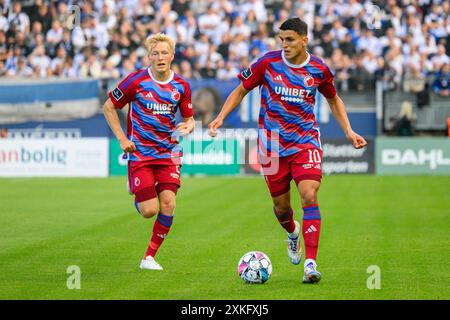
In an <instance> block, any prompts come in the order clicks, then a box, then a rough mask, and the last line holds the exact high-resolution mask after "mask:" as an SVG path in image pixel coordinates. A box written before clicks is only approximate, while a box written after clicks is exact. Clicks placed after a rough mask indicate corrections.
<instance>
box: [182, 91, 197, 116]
mask: <svg viewBox="0 0 450 320" xmlns="http://www.w3.org/2000/svg"><path fill="white" fill-rule="evenodd" d="M183 86H184V93H183V95H182V96H181V99H180V112H181V116H182V117H183V118H190V117H193V116H194V111H193V110H192V101H191V100H192V98H191V87H190V86H189V84H188V83H185V84H183Z"/></svg>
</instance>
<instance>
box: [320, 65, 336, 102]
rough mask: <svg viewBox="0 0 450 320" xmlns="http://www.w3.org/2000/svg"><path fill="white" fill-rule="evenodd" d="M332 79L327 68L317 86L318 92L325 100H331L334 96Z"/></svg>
mask: <svg viewBox="0 0 450 320" xmlns="http://www.w3.org/2000/svg"><path fill="white" fill-rule="evenodd" d="M333 79H334V76H333V74H332V73H331V70H330V68H328V67H327V68H326V70H325V72H324V74H323V79H322V81H321V82H320V84H319V86H318V87H317V89H318V90H319V92H320V93H321V94H323V95H324V97H325V98H327V99H331V98H334V96H336V87H335V86H334V80H333Z"/></svg>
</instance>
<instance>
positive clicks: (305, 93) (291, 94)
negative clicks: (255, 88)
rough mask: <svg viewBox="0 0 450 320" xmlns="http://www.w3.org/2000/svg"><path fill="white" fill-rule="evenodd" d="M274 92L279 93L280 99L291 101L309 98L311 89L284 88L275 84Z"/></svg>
mask: <svg viewBox="0 0 450 320" xmlns="http://www.w3.org/2000/svg"><path fill="white" fill-rule="evenodd" d="M275 93H276V94H279V95H281V100H283V101H291V102H302V101H303V100H304V99H305V98H311V96H312V94H311V90H305V89H298V88H286V87H281V86H275Z"/></svg>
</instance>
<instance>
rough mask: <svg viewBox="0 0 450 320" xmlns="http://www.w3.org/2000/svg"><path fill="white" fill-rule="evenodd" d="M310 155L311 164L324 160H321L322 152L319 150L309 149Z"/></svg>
mask: <svg viewBox="0 0 450 320" xmlns="http://www.w3.org/2000/svg"><path fill="white" fill-rule="evenodd" d="M308 153H309V163H320V162H321V161H322V159H321V158H320V151H319V150H318V149H308Z"/></svg>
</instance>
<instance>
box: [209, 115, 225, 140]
mask: <svg viewBox="0 0 450 320" xmlns="http://www.w3.org/2000/svg"><path fill="white" fill-rule="evenodd" d="M222 125H223V120H222V119H221V118H219V117H217V118H215V119H214V120H213V121H211V123H210V124H209V125H208V129H209V130H208V134H209V136H210V137H215V136H217V129H219V128H220V127H221V126H222Z"/></svg>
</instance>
